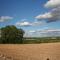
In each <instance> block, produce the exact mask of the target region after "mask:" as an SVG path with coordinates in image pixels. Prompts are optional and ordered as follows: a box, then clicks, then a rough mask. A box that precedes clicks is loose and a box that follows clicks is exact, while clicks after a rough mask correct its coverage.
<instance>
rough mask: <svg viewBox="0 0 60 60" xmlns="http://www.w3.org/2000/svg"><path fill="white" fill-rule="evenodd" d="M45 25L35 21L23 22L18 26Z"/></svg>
mask: <svg viewBox="0 0 60 60" xmlns="http://www.w3.org/2000/svg"><path fill="white" fill-rule="evenodd" d="M43 24H45V23H43V22H38V21H34V22H28V21H22V22H17V23H16V25H17V26H39V25H43Z"/></svg>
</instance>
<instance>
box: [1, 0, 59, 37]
mask: <svg viewBox="0 0 60 60" xmlns="http://www.w3.org/2000/svg"><path fill="white" fill-rule="evenodd" d="M7 25H15V26H16V27H17V28H19V29H20V28H22V29H23V30H24V31H25V35H24V36H25V37H45V36H60V0H0V28H1V27H5V26H7Z"/></svg>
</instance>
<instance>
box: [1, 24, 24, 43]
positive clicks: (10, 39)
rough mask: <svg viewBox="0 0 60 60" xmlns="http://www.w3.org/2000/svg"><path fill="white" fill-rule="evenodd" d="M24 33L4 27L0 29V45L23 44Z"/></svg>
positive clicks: (12, 27) (10, 27)
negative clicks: (0, 41) (0, 42)
mask: <svg viewBox="0 0 60 60" xmlns="http://www.w3.org/2000/svg"><path fill="white" fill-rule="evenodd" d="M23 35H24V31H23V30H22V29H17V28H16V27H15V26H13V25H11V26H6V27H3V28H1V40H2V43H23Z"/></svg>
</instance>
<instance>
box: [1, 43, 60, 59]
mask: <svg viewBox="0 0 60 60" xmlns="http://www.w3.org/2000/svg"><path fill="white" fill-rule="evenodd" d="M0 60H60V43H44V44H0Z"/></svg>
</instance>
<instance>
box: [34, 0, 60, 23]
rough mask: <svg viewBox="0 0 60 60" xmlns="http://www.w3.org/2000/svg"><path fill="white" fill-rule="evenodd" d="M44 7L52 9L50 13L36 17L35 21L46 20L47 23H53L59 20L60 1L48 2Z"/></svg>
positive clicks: (51, 0)
mask: <svg viewBox="0 0 60 60" xmlns="http://www.w3.org/2000/svg"><path fill="white" fill-rule="evenodd" d="M45 7H49V8H50V7H52V10H51V11H50V12H46V13H44V14H40V15H38V16H36V17H35V18H36V19H39V20H44V19H45V20H46V21H47V22H54V21H58V20H60V0H49V1H48V2H47V3H46V4H45Z"/></svg>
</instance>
